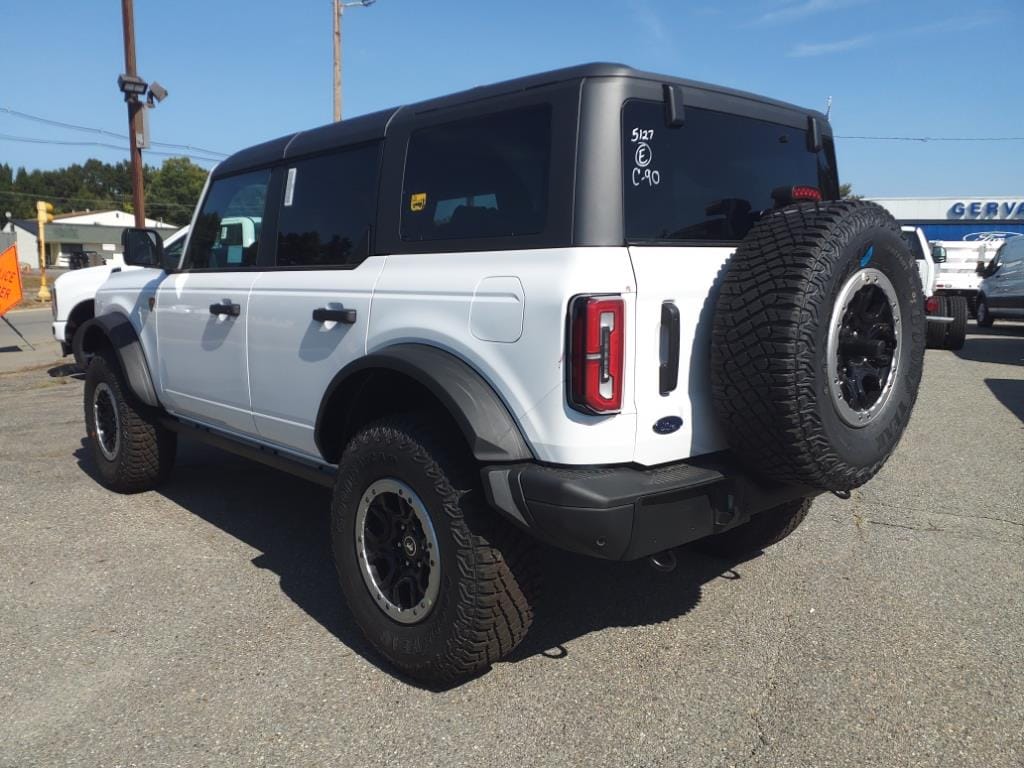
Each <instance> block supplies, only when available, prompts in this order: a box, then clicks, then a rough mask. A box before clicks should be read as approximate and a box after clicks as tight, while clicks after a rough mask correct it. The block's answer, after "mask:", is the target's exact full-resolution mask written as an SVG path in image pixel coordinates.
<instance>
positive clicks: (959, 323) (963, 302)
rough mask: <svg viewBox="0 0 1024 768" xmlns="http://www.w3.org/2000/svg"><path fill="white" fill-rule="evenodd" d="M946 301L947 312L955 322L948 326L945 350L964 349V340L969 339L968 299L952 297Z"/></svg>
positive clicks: (944, 341)
mask: <svg viewBox="0 0 1024 768" xmlns="http://www.w3.org/2000/svg"><path fill="white" fill-rule="evenodd" d="M946 301H947V302H948V303H947V305H946V307H947V309H946V311H947V312H948V313H949V315H950V316H951V317H952V318H953V322H952V323H948V324H947V325H946V334H945V338H944V339H943V342H942V346H943V348H944V349H953V350H957V349H963V348H964V339H966V338H967V299H965V298H964V297H963V296H950V297H948V298H947V299H946Z"/></svg>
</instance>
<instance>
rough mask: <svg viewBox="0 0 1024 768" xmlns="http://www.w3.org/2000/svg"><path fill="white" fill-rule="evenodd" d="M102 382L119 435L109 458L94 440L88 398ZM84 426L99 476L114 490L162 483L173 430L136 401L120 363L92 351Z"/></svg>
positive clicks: (171, 451) (171, 462)
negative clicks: (113, 411)
mask: <svg viewBox="0 0 1024 768" xmlns="http://www.w3.org/2000/svg"><path fill="white" fill-rule="evenodd" d="M101 384H105V385H106V386H107V387H108V388H109V392H110V394H111V395H112V398H113V400H114V404H115V407H116V409H117V424H118V429H117V432H118V437H119V439H118V441H117V446H116V451H115V455H114V457H113V459H109V458H107V457H106V456H105V455H104V453H103V451H102V450H101V449H100V446H99V442H98V440H99V438H98V435H97V430H96V418H95V410H94V408H93V402H94V400H93V398H94V395H95V393H96V388H97V387H98V386H100V385H101ZM84 405H85V428H86V434H87V436H88V443H89V450H90V453H91V454H92V459H93V463H94V465H95V466H96V471H97V473H98V474H99V479H100V482H102V483H103V485H105V486H106V487H107V488H110V489H111V490H114V491H118V492H119V493H139V492H140V491H148V490H151V489H152V488H155V487H156V486H158V485H159V484H160V483H162V482H163V481H164V480H165V479H166V478H167V476H168V474H169V473H170V471H171V469H172V468H173V467H174V457H175V454H176V452H177V445H178V440H177V435H176V434H175V433H173V432H171V431H170V430H168V429H167V428H166V427H164V426H162V425H161V424H160V423H159V422H158V421H157V414H156V413H155V411H154V410H153V409H151V408H149V407H148V406H146V405H145V404H143V403H141V402H139V400H138V398H136V397H135V395H134V394H133V393H132V392H131V390H130V389H129V388H128V385H127V383H126V382H125V380H124V375H123V373H122V372H121V367H120V366H119V365H118V363H117V362H116V361H115V360H114V359H112V356H109V355H106V354H102V353H101V354H97V355H94V356H93V357H92V359H91V360H90V362H89V368H88V370H87V371H86V374H85V399H84Z"/></svg>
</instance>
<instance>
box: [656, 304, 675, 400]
mask: <svg viewBox="0 0 1024 768" xmlns="http://www.w3.org/2000/svg"><path fill="white" fill-rule="evenodd" d="M661 331H662V333H663V334H664V335H665V341H666V349H665V351H664V359H663V360H662V361H661V368H660V369H659V371H658V391H659V392H660V393H661V394H663V395H667V394H668V393H669V392H672V391H673V390H675V388H676V387H677V386H678V384H679V307H677V306H676V305H675V303H674V302H671V301H666V302H665V303H664V304H662V305H661Z"/></svg>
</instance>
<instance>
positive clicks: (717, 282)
mask: <svg viewBox="0 0 1024 768" xmlns="http://www.w3.org/2000/svg"><path fill="white" fill-rule="evenodd" d="M629 252H630V255H631V256H632V262H633V271H634V272H635V274H636V283H637V302H636V303H637V309H636V321H635V323H634V329H635V332H634V334H633V342H634V345H635V347H636V360H637V365H636V368H635V371H634V380H635V384H634V387H635V392H636V410H637V423H636V448H635V451H634V461H636V462H637V463H639V464H644V465H653V464H662V463H665V462H668V461H676V460H679V459H681V458H686V457H689V456H695V455H698V454H702V453H709V452H711V451H717V450H722V449H724V448H725V447H726V442H725V437H724V435H723V433H722V431H721V427H720V426H719V424H718V421H717V419H716V418H715V415H714V409H713V408H712V400H711V322H712V314H713V312H714V303H715V298H716V297H717V295H718V289H719V288H720V286H721V281H722V279H723V278H724V276H725V264H726V262H727V261H728V260H729V257H730V256H731V255H732V253H733V249H732V248H727V247H671V246H645V247H637V246H631V247H630V249H629ZM669 301H670V302H673V303H675V305H676V307H677V308H678V309H679V314H680V317H679V324H680V339H679V381H678V384H677V386H676V389H675V390H674V391H673V392H670V393H668V394H666V395H662V394H661V393H660V392H659V389H660V382H659V369H660V363H661V360H662V356H663V352H662V348H661V347H662V338H661V334H662V331H661V307H662V304H663V303H665V302H669ZM665 416H678V417H680V418H682V420H683V426H682V427H680V428H679V430H678V431H676V432H673V433H671V434H667V435H663V434H658V433H657V432H655V431H654V424H655V422H657V421H658V420H659V419H661V418H663V417H665Z"/></svg>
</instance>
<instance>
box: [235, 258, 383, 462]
mask: <svg viewBox="0 0 1024 768" xmlns="http://www.w3.org/2000/svg"><path fill="white" fill-rule="evenodd" d="M384 262H385V257H383V256H374V257H371V258H368V259H366V260H365V261H364V262H363V263H361V264H360V265H359V266H358V267H356V268H355V269H332V270H296V271H282V272H261V273H259V274H258V275H257V277H256V280H255V281H254V282H253V285H252V291H251V293H250V295H249V301H248V309H247V311H246V313H245V315H244V321H245V323H246V325H247V330H246V338H247V339H248V368H249V383H250V387H251V391H252V410H253V414H254V419H255V425H256V430H257V431H258V433H259V435H260V437H261V438H263V439H265V440H267V441H269V442H272V443H274V444H276V445H280V446H283V447H286V448H289V449H291V450H293V451H297V452H299V453H302V454H304V455H308V456H313V457H317V458H319V454H318V452H317V448H316V443H315V441H314V427H315V426H316V416H317V412H318V411H319V408H320V401H321V399H322V398H323V395H324V392H326V391H327V387H328V385H329V384H330V383H331V379H333V378H334V376H335V374H337V373H338V371H340V370H341V369H342V368H344V367H345V366H346V365H347V364H348V363H350V362H352V361H353V360H356V359H358V358H360V357H362V356H363V354H365V352H366V329H367V326H368V324H369V323H368V320H369V318H370V299H371V296H372V295H373V287H374V284H375V283H376V282H377V278H378V277H379V276H380V273H381V270H382V269H383V268H384ZM318 307H326V308H329V309H342V308H344V309H354V310H356V322H355V324H353V325H346V324H345V323H341V322H337V321H327V322H324V323H320V322H315V321H314V320H313V318H312V314H313V310H314V309H316V308H318Z"/></svg>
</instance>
